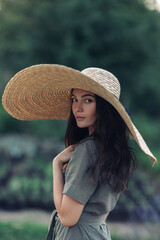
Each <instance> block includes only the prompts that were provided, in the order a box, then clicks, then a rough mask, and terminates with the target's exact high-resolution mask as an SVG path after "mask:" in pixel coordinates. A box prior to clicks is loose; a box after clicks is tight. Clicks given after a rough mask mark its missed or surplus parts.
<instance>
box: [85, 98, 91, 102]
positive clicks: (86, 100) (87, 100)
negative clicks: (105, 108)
mask: <svg viewBox="0 0 160 240" xmlns="http://www.w3.org/2000/svg"><path fill="white" fill-rule="evenodd" d="M84 101H85V102H86V103H91V102H92V100H91V99H89V98H87V99H85V100H84Z"/></svg>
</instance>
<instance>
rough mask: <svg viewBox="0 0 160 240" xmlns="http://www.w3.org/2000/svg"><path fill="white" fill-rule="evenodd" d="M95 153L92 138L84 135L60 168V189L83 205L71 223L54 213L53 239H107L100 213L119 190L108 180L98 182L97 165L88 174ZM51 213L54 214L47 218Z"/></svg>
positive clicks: (108, 208) (113, 202)
mask: <svg viewBox="0 0 160 240" xmlns="http://www.w3.org/2000/svg"><path fill="white" fill-rule="evenodd" d="M97 157H98V149H97V145H96V143H95V142H94V140H93V138H88V139H87V140H85V141H83V142H81V143H79V144H78V145H77V146H76V148H75V150H74V152H73V154H72V157H71V159H70V161H69V163H68V165H67V167H66V169H65V172H64V182H65V184H64V189H63V193H65V194H67V195H68V196H70V197H71V198H73V199H75V200H76V201H78V202H80V203H81V204H83V205H84V209H83V212H82V215H81V216H80V218H79V221H78V222H77V223H76V224H75V225H74V226H72V227H65V226H63V225H62V224H61V222H60V220H59V218H58V216H57V217H56V222H55V227H54V237H53V239H55V240H106V239H107V240H110V239H111V238H110V232H109V229H108V227H107V224H106V222H105V221H104V216H105V214H106V213H109V212H110V211H111V210H112V209H113V208H114V207H115V205H116V203H117V200H118V198H119V194H116V193H113V192H112V189H111V187H110V186H109V185H108V184H100V183H99V181H98V175H99V168H97V169H96V172H95V177H94V179H93V178H91V177H90V176H91V168H92V166H93V165H94V163H95V161H96V160H97ZM53 217H54V214H53V216H52V219H51V221H53ZM51 227H52V228H53V226H51ZM48 239H49V238H48ZM48 239H47V240H48ZM51 239H52V238H51Z"/></svg>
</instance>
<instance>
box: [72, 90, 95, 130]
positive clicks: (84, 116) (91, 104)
mask: <svg viewBox="0 0 160 240" xmlns="http://www.w3.org/2000/svg"><path fill="white" fill-rule="evenodd" d="M72 112H73V115H74V117H75V119H76V122H77V126H78V127H79V128H88V130H89V134H91V133H92V132H93V131H94V128H95V122H96V98H95V94H93V93H91V92H88V91H84V90H82V89H77V88H75V89H74V90H73V92H72Z"/></svg>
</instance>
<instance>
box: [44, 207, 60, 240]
mask: <svg viewBox="0 0 160 240" xmlns="http://www.w3.org/2000/svg"><path fill="white" fill-rule="evenodd" d="M57 214H58V213H57V210H54V211H53V212H52V215H51V220H50V226H49V229H48V233H47V236H46V240H53V239H54V227H55V223H56V219H57Z"/></svg>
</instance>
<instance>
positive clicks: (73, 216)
mask: <svg viewBox="0 0 160 240" xmlns="http://www.w3.org/2000/svg"><path fill="white" fill-rule="evenodd" d="M72 153H73V148H71V146H70V147H68V148H66V149H65V150H64V151H63V152H62V153H60V154H59V155H58V156H57V157H56V158H55V159H54V160H53V195H54V203H55V207H56V209H57V212H58V215H59V218H60V221H61V223H62V224H63V225H64V226H73V225H75V224H76V223H77V221H78V219H79V217H80V215H81V213H82V211H83V208H84V205H83V204H81V203H79V202H78V201H76V200H74V199H73V198H71V197H69V196H68V195H66V194H63V193H62V192H63V188H64V181H63V164H64V163H65V162H67V161H69V159H70V157H71V155H72Z"/></svg>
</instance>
